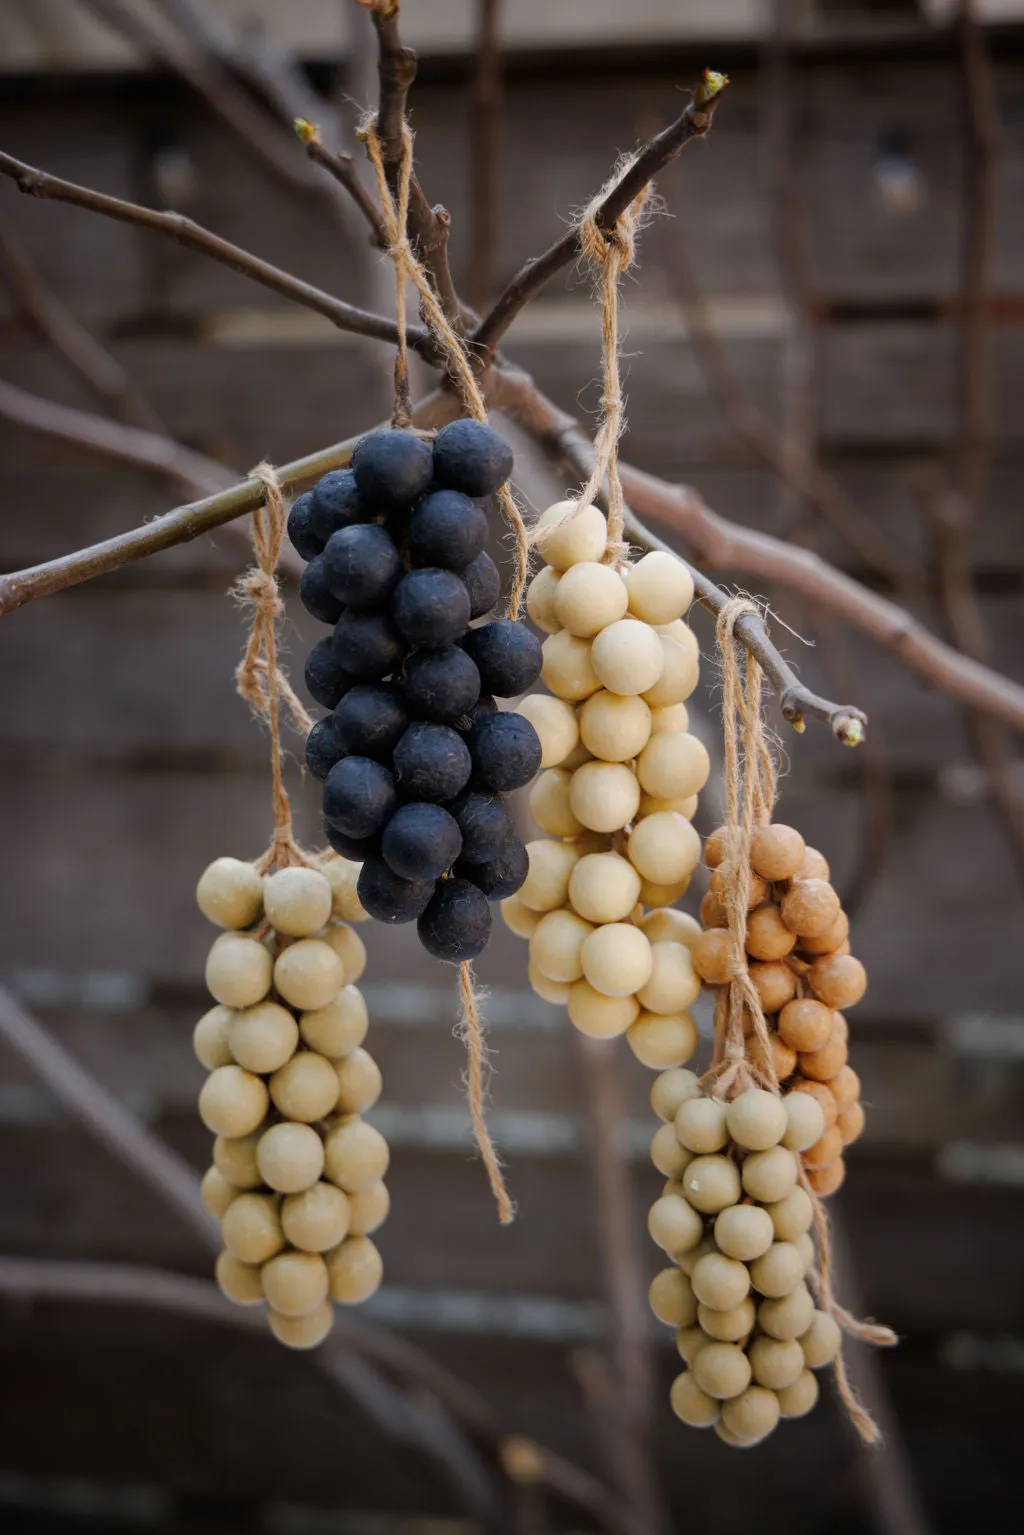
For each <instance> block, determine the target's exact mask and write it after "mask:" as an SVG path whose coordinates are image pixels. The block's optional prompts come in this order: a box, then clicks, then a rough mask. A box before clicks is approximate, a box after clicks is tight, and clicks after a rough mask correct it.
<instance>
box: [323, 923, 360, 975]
mask: <svg viewBox="0 0 1024 1535" xmlns="http://www.w3.org/2000/svg"><path fill="white" fill-rule="evenodd" d="M320 936H321V937H322V939H323V941H324V943H327V944H330V946H331V948H332V949H333V950H334V952H335V954H337V956H338V958H339V959H340V960H341V967H342V969H343V970H344V972H345V984H346V985H349V986H351V985H354V984H355V982H356V981H358V979H359V977H360V976H361V975H362V973H363V971H364V970H365V969H366V945H365V943H364V942H363V940H362V939H361V938H360V936H359V934H358V933H357V932H356V931H355V929H354V928H351V927H349V926H347V924H346V923H344V922H338V923H332V924H331V925H330V926H329V927H327V928H325V929H324V931H323V933H322V934H321V935H320Z"/></svg>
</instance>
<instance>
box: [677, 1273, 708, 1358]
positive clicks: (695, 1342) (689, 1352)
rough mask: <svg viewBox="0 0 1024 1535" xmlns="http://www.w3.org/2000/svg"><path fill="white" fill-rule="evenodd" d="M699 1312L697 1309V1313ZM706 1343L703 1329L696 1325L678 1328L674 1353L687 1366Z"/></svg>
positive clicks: (706, 1338) (706, 1337)
mask: <svg viewBox="0 0 1024 1535" xmlns="http://www.w3.org/2000/svg"><path fill="white" fill-rule="evenodd" d="M680 1272H681V1271H680ZM684 1277H685V1276H684ZM699 1310H700V1308H699V1307H698V1313H699ZM707 1341H708V1335H707V1333H706V1332H705V1331H704V1329H703V1327H698V1326H696V1324H695V1325H694V1326H692V1327H680V1328H679V1330H678V1331H677V1333H676V1352H677V1353H678V1355H679V1357H680V1359H685V1361H686V1363H687V1364H692V1363H693V1361H694V1357H695V1356H696V1354H697V1352H698V1350H699V1349H702V1348H703V1347H704V1345H705V1343H706V1342H707Z"/></svg>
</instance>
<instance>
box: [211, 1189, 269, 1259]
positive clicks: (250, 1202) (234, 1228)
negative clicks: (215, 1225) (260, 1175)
mask: <svg viewBox="0 0 1024 1535" xmlns="http://www.w3.org/2000/svg"><path fill="white" fill-rule="evenodd" d="M220 1234H221V1236H222V1237H223V1239H224V1246H225V1247H226V1248H227V1250H228V1252H229V1253H230V1254H231V1256H232V1257H233V1258H237V1259H238V1261H239V1262H240V1263H265V1262H266V1261H267V1259H268V1258H272V1257H273V1256H274V1254H275V1253H277V1252H280V1251H281V1248H282V1247H283V1246H284V1233H283V1232H282V1230H281V1221H280V1218H279V1216H278V1211H277V1200H276V1199H274V1198H272V1197H271V1196H270V1195H268V1194H239V1196H238V1198H237V1199H236V1200H234V1201H233V1203H232V1204H231V1205H230V1207H229V1208H228V1210H227V1213H226V1214H225V1216H224V1218H223V1220H222V1221H221V1226H220Z"/></svg>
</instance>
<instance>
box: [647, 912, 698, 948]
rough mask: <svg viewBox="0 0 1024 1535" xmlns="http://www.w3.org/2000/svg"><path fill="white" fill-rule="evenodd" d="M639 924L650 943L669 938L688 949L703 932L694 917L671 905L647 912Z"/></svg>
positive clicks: (660, 941)
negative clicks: (674, 908) (676, 909)
mask: <svg viewBox="0 0 1024 1535" xmlns="http://www.w3.org/2000/svg"><path fill="white" fill-rule="evenodd" d="M640 926H641V927H642V928H643V930H644V932H645V933H646V934H647V936H648V938H649V939H650V940H651V942H652V943H664V942H665V941H666V940H669V939H671V940H672V941H673V942H675V943H682V944H685V945H686V947H687V948H688V949H692V948H693V945H694V943H695V942H696V941H697V939H698V938H699V937H700V935H701V933H702V932H703V928H702V927H701V925H700V923H699V922H698V921H697V919H696V917H691V916H690V914H689V912H686V911H675V910H673V909H672V908H671V907H669V908H667V909H663V910H661V911H651V912H648V914H647V916H646V917H644V919H643V921H642V922H641V924H640Z"/></svg>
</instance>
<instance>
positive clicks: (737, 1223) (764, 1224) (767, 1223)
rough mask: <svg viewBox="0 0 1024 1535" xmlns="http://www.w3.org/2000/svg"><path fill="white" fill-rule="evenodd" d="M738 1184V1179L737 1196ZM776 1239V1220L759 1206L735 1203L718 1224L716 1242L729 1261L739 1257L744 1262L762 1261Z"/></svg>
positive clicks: (719, 1217) (718, 1220) (719, 1218)
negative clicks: (756, 1259)
mask: <svg viewBox="0 0 1024 1535" xmlns="http://www.w3.org/2000/svg"><path fill="white" fill-rule="evenodd" d="M738 1185H739V1178H738V1176H737V1193H738ZM774 1240H775V1229H774V1227H773V1225H772V1218H771V1216H770V1215H769V1214H768V1211H767V1210H762V1209H761V1208H760V1207H759V1206H758V1205H738V1204H734V1205H733V1206H732V1208H731V1209H729V1210H723V1211H722V1213H721V1214H720V1215H719V1216H718V1219H717V1220H716V1221H715V1241H716V1242H717V1243H718V1245H719V1247H720V1248H721V1250H722V1252H724V1253H725V1255H726V1257H727V1258H737V1259H739V1261H740V1262H741V1263H750V1262H752V1261H753V1259H755V1258H760V1256H761V1254H762V1253H766V1252H767V1251H768V1249H769V1247H771V1245H772V1243H773V1241H774Z"/></svg>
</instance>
